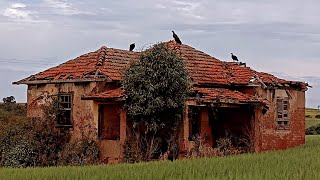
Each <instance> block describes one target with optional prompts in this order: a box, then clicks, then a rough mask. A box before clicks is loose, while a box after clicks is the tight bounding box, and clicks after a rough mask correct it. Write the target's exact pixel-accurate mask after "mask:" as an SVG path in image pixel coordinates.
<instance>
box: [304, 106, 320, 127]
mask: <svg viewBox="0 0 320 180" xmlns="http://www.w3.org/2000/svg"><path fill="white" fill-rule="evenodd" d="M307 115H309V116H310V117H306V128H308V127H310V126H313V125H317V124H320V119H319V118H318V119H317V118H315V115H320V110H319V109H310V108H306V116H307Z"/></svg>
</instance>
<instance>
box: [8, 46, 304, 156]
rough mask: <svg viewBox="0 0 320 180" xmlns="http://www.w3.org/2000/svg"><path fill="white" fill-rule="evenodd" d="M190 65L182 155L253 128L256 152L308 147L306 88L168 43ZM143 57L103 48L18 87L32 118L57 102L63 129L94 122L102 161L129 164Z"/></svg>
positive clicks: (184, 114) (293, 82)
mask: <svg viewBox="0 0 320 180" xmlns="http://www.w3.org/2000/svg"><path fill="white" fill-rule="evenodd" d="M166 45H167V46H168V48H169V49H172V50H174V51H176V53H178V54H179V56H180V57H181V58H182V60H183V61H184V63H185V66H186V68H187V71H188V73H189V75H190V77H191V80H192V82H193V93H192V94H193V95H192V96H191V97H189V98H188V100H187V102H186V105H185V108H184V113H183V125H182V127H181V131H180V134H179V143H180V146H179V147H180V152H185V151H187V150H189V149H190V148H191V147H192V144H193V141H192V138H190V137H193V136H194V135H197V134H199V135H203V136H206V137H207V139H208V140H207V142H208V143H209V144H210V145H211V146H215V145H216V140H217V139H219V138H222V137H224V136H226V134H229V135H233V136H240V135H241V134H243V133H244V129H246V128H250V130H251V131H250V132H252V134H253V137H254V140H253V141H252V142H253V143H254V150H255V151H256V152H260V151H265V150H275V149H285V148H289V147H294V146H298V145H302V144H304V143H305V121H304V120H305V91H306V90H307V87H306V84H305V83H303V82H297V81H286V80H283V79H280V78H277V77H275V76H273V75H271V74H267V73H262V72H257V71H254V70H252V69H251V68H249V67H246V66H245V65H240V64H239V63H236V62H224V61H221V60H218V59H216V58H214V57H211V56H210V55H208V54H205V53H203V52H201V51H198V50H196V49H194V48H192V47H190V46H188V45H184V44H183V45H179V44H176V43H175V42H174V41H169V42H166ZM139 54H140V53H139V52H132V51H127V50H120V49H113V48H107V47H101V48H100V49H98V50H97V51H95V52H90V53H88V54H84V55H82V56H80V57H77V58H75V59H73V60H70V61H67V62H65V63H63V64H60V65H58V66H56V67H53V68H50V69H48V70H45V71H43V72H40V73H38V74H35V75H32V76H30V77H28V78H25V79H22V80H20V81H17V82H14V83H13V84H26V85H28V90H27V105H28V116H29V117H38V116H41V112H40V111H41V108H40V104H41V99H42V98H44V97H48V96H57V97H58V100H59V104H60V108H61V110H63V111H64V114H65V116H64V117H61V118H60V119H59V120H58V122H57V124H58V127H68V128H69V129H70V131H71V133H72V135H73V136H77V133H76V129H77V126H79V122H80V119H83V117H85V120H87V121H91V123H93V124H94V126H95V127H96V129H97V135H98V137H97V138H98V139H99V141H100V142H101V153H102V156H103V157H102V158H111V159H119V158H121V154H122V153H121V152H122V151H121V149H122V147H123V146H122V145H123V143H124V142H125V139H126V111H125V110H124V109H123V108H122V106H123V104H124V100H125V94H124V91H123V89H122V87H121V80H122V74H123V72H124V70H125V69H126V68H127V67H128V65H129V62H130V61H135V60H139Z"/></svg>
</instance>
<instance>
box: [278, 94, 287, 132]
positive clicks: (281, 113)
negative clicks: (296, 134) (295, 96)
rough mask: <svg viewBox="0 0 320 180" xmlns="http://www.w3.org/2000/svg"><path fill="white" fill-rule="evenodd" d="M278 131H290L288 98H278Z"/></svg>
mask: <svg viewBox="0 0 320 180" xmlns="http://www.w3.org/2000/svg"><path fill="white" fill-rule="evenodd" d="M276 126H277V129H289V99H288V97H278V98H277V117H276Z"/></svg>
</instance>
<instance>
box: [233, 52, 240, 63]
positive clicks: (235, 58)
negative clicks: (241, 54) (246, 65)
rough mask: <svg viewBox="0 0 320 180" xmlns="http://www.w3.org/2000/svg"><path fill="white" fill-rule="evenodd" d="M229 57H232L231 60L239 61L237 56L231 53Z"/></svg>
mask: <svg viewBox="0 0 320 180" xmlns="http://www.w3.org/2000/svg"><path fill="white" fill-rule="evenodd" d="M231 58H232V60H233V61H236V62H238V61H239V59H238V57H237V56H235V55H234V54H233V53H231Z"/></svg>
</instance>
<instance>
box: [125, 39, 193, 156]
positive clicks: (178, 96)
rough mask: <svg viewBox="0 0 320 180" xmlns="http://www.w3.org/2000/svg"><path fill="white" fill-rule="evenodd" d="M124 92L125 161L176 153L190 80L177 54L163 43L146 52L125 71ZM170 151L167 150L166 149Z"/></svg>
mask: <svg viewBox="0 0 320 180" xmlns="http://www.w3.org/2000/svg"><path fill="white" fill-rule="evenodd" d="M123 85H124V89H125V91H126V94H127V97H128V98H127V102H126V108H127V112H128V126H129V127H128V128H127V129H130V130H131V131H130V132H128V135H129V136H128V140H127V143H126V146H125V153H124V154H125V160H126V161H127V162H138V161H147V160H151V159H154V158H159V157H160V155H161V154H163V153H166V152H167V153H169V154H170V156H171V158H174V156H175V155H176V154H177V151H178V143H177V141H178V140H177V136H178V135H177V133H178V128H179V125H180V123H181V115H182V110H183V106H184V103H185V100H186V98H187V96H188V92H189V87H190V81H189V77H188V74H187V71H186V69H185V67H184V64H183V62H182V61H181V59H180V57H179V56H178V55H177V54H176V53H175V52H173V51H171V50H169V49H168V48H167V47H166V46H165V44H163V43H160V44H156V45H154V46H153V47H152V48H150V49H149V50H147V51H145V52H144V53H143V54H142V55H141V58H140V61H138V62H135V63H133V64H131V66H130V68H129V69H128V70H127V71H126V72H125V76H124V82H123ZM168 151H170V152H168Z"/></svg>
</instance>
